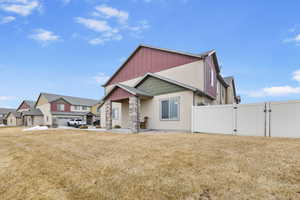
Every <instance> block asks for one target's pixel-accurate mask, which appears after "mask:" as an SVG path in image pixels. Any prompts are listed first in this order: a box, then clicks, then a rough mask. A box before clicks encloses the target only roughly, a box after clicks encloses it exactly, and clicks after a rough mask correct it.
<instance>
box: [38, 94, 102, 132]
mask: <svg viewBox="0 0 300 200" xmlns="http://www.w3.org/2000/svg"><path fill="white" fill-rule="evenodd" d="M98 102H99V101H98V100H94V99H86V98H79V97H71V96H64V95H58V94H49V93H41V94H40V95H39V98H38V100H37V102H36V104H35V108H37V109H40V110H41V112H42V113H43V118H44V124H45V125H49V126H52V125H60V126H61V125H67V122H68V121H69V120H70V119H82V120H85V121H86V122H87V124H92V123H93V121H94V120H95V115H94V114H93V113H92V107H93V105H95V104H97V103H98Z"/></svg>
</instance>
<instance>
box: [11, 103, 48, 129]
mask: <svg viewBox="0 0 300 200" xmlns="http://www.w3.org/2000/svg"><path fill="white" fill-rule="evenodd" d="M35 103H36V102H35V101H28V100H25V101H22V103H21V104H20V106H19V107H18V109H17V110H16V111H15V112H10V113H9V114H8V116H7V125H9V126H37V125H43V123H44V122H43V114H42V112H41V111H40V110H39V109H36V108H35V107H34V105H35Z"/></svg>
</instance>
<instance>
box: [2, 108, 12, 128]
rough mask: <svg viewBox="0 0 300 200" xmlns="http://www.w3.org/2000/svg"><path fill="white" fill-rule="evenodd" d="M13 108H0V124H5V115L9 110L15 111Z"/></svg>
mask: <svg viewBox="0 0 300 200" xmlns="http://www.w3.org/2000/svg"><path fill="white" fill-rule="evenodd" d="M15 111H16V110H15V109H12V108H0V125H6V124H7V120H6V117H7V115H8V114H9V113H10V112H15Z"/></svg>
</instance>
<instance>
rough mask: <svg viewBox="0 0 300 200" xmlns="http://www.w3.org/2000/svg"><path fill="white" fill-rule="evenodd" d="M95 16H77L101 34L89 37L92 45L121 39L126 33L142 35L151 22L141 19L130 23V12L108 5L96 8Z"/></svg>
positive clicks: (85, 24)
mask: <svg viewBox="0 0 300 200" xmlns="http://www.w3.org/2000/svg"><path fill="white" fill-rule="evenodd" d="M92 16H93V17H89V18H84V17H77V18H75V21H76V22H77V23H79V24H82V25H84V26H85V27H86V28H88V29H90V30H92V31H94V32H98V33H99V35H96V36H93V37H90V38H89V39H88V41H89V43H90V44H91V45H101V44H104V43H106V42H109V41H120V40H122V39H123V37H124V35H125V34H129V35H132V36H140V34H141V33H142V32H143V31H144V30H146V29H148V28H149V27H150V25H149V22H148V21H146V20H141V21H138V22H137V23H136V25H134V26H133V25H130V24H129V13H128V12H126V11H123V10H119V9H117V8H113V7H110V6H107V5H104V4H103V5H100V6H96V7H95V8H94V12H93V13H92Z"/></svg>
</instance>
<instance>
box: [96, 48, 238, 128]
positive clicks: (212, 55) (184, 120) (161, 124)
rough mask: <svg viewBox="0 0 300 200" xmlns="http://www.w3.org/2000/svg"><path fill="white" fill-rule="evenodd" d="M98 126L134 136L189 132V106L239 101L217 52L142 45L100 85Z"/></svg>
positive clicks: (231, 80) (232, 82)
mask: <svg viewBox="0 0 300 200" xmlns="http://www.w3.org/2000/svg"><path fill="white" fill-rule="evenodd" d="M103 87H104V89H105V96H104V97H103V99H102V102H103V104H102V105H101V126H103V127H106V129H112V128H113V127H114V126H115V125H120V126H121V127H122V128H129V129H131V131H132V132H138V131H139V129H140V122H141V121H144V123H146V128H147V129H158V130H185V131H190V130H191V111H192V106H193V105H199V106H200V105H210V104H211V105H213V104H233V103H239V101H240V99H239V98H238V97H237V96H236V89H235V84H234V79H233V77H230V78H223V77H222V76H221V74H220V67H219V64H218V59H217V55H216V51H215V50H212V51H208V52H205V53H202V54H193V53H185V52H180V51H174V50H169V49H162V48H156V47H151V46H145V45H140V46H138V47H137V48H136V50H135V51H134V52H133V53H132V54H131V55H130V56H129V57H128V59H127V60H126V61H125V62H124V63H123V64H122V65H121V67H120V68H119V69H118V70H117V71H116V72H115V73H114V74H113V75H112V76H111V77H110V79H109V80H108V81H107V82H106V83H105V84H104V85H103Z"/></svg>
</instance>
